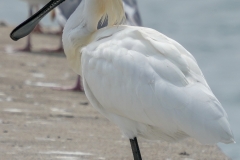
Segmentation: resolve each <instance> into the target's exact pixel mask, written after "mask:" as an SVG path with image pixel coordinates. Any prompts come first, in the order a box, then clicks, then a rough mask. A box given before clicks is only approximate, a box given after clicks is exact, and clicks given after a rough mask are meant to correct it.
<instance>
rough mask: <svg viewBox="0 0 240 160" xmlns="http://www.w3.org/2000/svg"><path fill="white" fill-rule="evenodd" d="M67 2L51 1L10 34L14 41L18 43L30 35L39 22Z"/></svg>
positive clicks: (61, 0) (62, 0)
mask: <svg viewBox="0 0 240 160" xmlns="http://www.w3.org/2000/svg"><path fill="white" fill-rule="evenodd" d="M64 1H65V0H51V1H50V2H49V3H48V4H46V5H45V6H44V7H43V8H42V9H40V10H39V11H38V12H37V13H35V14H34V15H33V16H31V17H30V18H28V19H27V20H26V21H24V22H23V23H21V24H20V25H19V26H17V27H16V28H15V29H14V30H13V31H12V32H11V34H10V37H11V39H12V40H14V41H17V40H19V39H21V38H23V37H25V36H27V35H28V34H30V33H31V32H32V31H33V29H34V28H35V27H36V25H37V24H38V23H39V21H40V20H41V19H42V18H43V17H44V16H45V15H46V14H48V13H49V12H50V11H51V10H52V9H54V8H55V7H57V6H58V5H59V4H61V3H62V2H64Z"/></svg>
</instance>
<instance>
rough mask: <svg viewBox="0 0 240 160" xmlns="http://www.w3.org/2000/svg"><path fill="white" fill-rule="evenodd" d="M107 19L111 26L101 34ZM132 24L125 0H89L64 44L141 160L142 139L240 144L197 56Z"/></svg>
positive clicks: (90, 94) (18, 33) (89, 92)
mask: <svg viewBox="0 0 240 160" xmlns="http://www.w3.org/2000/svg"><path fill="white" fill-rule="evenodd" d="M62 1H64V0H52V1H51V2H50V3H49V4H48V5H46V6H45V7H44V8H43V9H42V10H40V12H38V13H37V14H35V15H34V16H33V17H32V18H30V19H28V20H27V21H25V22H24V23H22V24H21V25H20V26H19V27H17V28H16V29H15V30H14V31H13V32H12V33H11V37H12V39H14V40H18V39H19V38H22V37H23V36H26V35H27V34H29V33H30V32H31V31H32V30H33V28H34V26H35V25H36V24H37V23H38V22H39V20H40V19H41V18H42V17H43V16H44V15H45V14H46V13H47V12H48V11H50V10H51V9H53V8H54V7H55V6H57V5H58V4H59V3H61V2H62ZM106 18H107V19H108V24H107V27H105V28H102V29H99V30H98V29H97V26H98V23H99V21H102V22H103V21H104V20H105V19H106ZM124 19H125V13H124V9H123V3H122V0H83V2H82V3H81V5H79V6H78V8H77V9H76V11H75V12H74V13H73V14H72V15H71V17H70V18H69V19H68V21H67V24H66V25H65V28H64V31H63V45H64V50H65V54H66V56H67V60H68V62H69V64H70V66H71V67H72V69H73V70H74V71H75V72H77V73H78V74H80V75H81V76H82V77H83V84H84V89H85V93H86V96H87V98H88V99H89V101H90V102H91V104H92V105H93V106H94V107H95V108H96V109H97V110H98V111H99V112H100V113H101V114H103V115H104V116H105V117H107V118H108V119H109V120H110V121H112V122H114V123H115V124H117V125H118V126H119V128H120V129H121V130H122V132H123V133H124V135H125V136H126V137H127V138H129V139H130V142H131V145H132V151H133V155H134V159H135V160H141V159H142V158H141V154H140V150H139V147H138V144H137V137H143V138H146V139H150V140H166V141H169V142H174V141H179V140H182V139H184V138H187V137H193V138H195V139H197V140H198V141H199V142H201V143H203V144H215V143H218V142H222V143H234V142H235V141H234V138H233V134H232V131H231V129H230V125H229V122H228V119H227V114H226V112H225V110H224V109H223V107H222V106H221V104H220V102H219V101H218V100H217V98H216V97H215V96H214V94H213V93H212V91H211V89H210V87H209V86H208V84H207V82H206V80H205V78H204V76H203V74H202V72H201V70H200V68H199V67H198V65H197V62H196V60H195V59H194V57H193V56H192V55H191V54H190V53H189V52H188V51H187V50H186V49H185V48H184V47H182V46H181V45H180V44H179V43H177V42H176V41H174V40H172V39H170V38H168V37H167V36H165V35H163V34H161V33H159V32H157V31H155V30H153V29H150V28H143V27H135V26H134V27H133V26H128V25H123V23H124Z"/></svg>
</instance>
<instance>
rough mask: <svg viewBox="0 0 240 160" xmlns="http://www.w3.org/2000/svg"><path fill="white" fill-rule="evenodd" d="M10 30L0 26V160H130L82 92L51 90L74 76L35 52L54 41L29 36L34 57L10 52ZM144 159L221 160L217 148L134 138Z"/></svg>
mask: <svg viewBox="0 0 240 160" xmlns="http://www.w3.org/2000/svg"><path fill="white" fill-rule="evenodd" d="M11 29H12V28H11V27H4V26H2V27H0V160H55V159H56V160H97V159H99V160H105V159H106V160H131V159H133V158H132V153H131V149H130V144H129V141H128V140H126V139H124V138H123V137H122V135H121V132H120V131H119V129H118V128H117V127H116V126H115V125H114V124H112V123H111V122H109V121H108V120H107V119H106V118H104V117H103V116H101V115H100V114H99V113H98V112H97V111H96V110H95V109H94V108H93V107H92V106H91V105H90V104H89V102H88V100H87V99H86V97H85V95H84V94H83V93H78V92H66V91H56V90H53V89H51V88H50V87H49V86H61V85H63V86H64V85H65V86H66V85H71V84H74V83H75V80H76V75H75V74H74V73H73V71H71V69H69V67H68V65H67V62H66V59H65V56H64V54H63V53H40V52H39V51H40V49H41V48H44V47H45V48H46V47H47V48H54V47H57V46H58V43H59V38H58V37H57V36H49V35H34V36H33V41H34V46H33V49H34V52H32V53H23V52H22V53H15V52H12V47H17V48H19V47H23V46H24V45H25V41H26V39H23V40H21V41H19V42H13V41H12V40H10V38H9V36H8V35H9V33H10V31H11ZM5 49H6V50H7V51H5ZM139 143H140V149H141V152H142V156H143V159H144V160H227V159H228V158H227V157H226V156H225V155H224V154H223V153H222V152H221V151H220V149H219V148H218V147H217V146H206V145H201V144H200V143H198V142H196V141H195V140H193V139H188V140H185V141H182V142H179V143H173V144H170V143H167V142H149V141H146V140H143V139H139Z"/></svg>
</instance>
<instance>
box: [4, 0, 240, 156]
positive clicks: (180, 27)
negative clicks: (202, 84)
mask: <svg viewBox="0 0 240 160" xmlns="http://www.w3.org/2000/svg"><path fill="white" fill-rule="evenodd" d="M13 4H14V6H13ZM16 6H17V7H16ZM239 6H240V1H239V0H232V1H226V0H211V1H209V0H202V1H192V0H181V1H179V0H171V1H167V0H147V1H146V0H139V7H140V10H141V15H142V18H143V22H144V25H145V26H148V27H151V28H154V29H157V30H158V31H160V32H162V33H164V34H166V35H167V36H169V37H171V38H173V39H175V40H176V41H178V42H179V43H181V44H182V45H183V46H184V47H185V48H186V49H188V50H189V51H190V52H191V53H192V54H193V55H194V57H195V58H196V59H197V61H198V63H199V66H200V67H201V69H202V71H203V73H204V75H205V77H206V79H207V81H208V83H209V85H210V87H211V88H212V90H213V92H214V93H215V95H216V96H217V97H218V99H219V100H220V102H221V103H222V104H223V106H224V108H225V109H226V111H227V113H228V115H229V121H230V123H231V126H232V129H233V132H234V135H235V140H236V141H237V142H238V143H237V144H231V145H224V144H220V145H219V146H220V147H221V148H222V150H223V151H224V152H225V153H226V154H227V155H228V156H229V157H231V158H232V159H235V160H238V159H240V154H239V151H240V128H239V124H238V123H239V122H240V116H239V114H240V83H239V82H240V72H239V69H240V63H239V61H240V53H239V52H240V31H239V29H240V9H239ZM156 15H157V16H156ZM26 17H27V5H26V4H25V3H24V2H21V1H19V0H0V20H5V21H7V22H8V23H10V24H18V23H20V22H22V21H23V20H24V19H25V18H26ZM42 23H43V24H44V25H56V23H54V24H52V23H51V21H50V19H49V17H47V18H45V19H44V20H43V22H42Z"/></svg>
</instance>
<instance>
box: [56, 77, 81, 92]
mask: <svg viewBox="0 0 240 160" xmlns="http://www.w3.org/2000/svg"><path fill="white" fill-rule="evenodd" d="M53 89H55V90H60V91H76V92H84V89H83V86H82V82H81V77H80V76H78V78H77V83H76V84H75V86H73V87H54V88H53Z"/></svg>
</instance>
